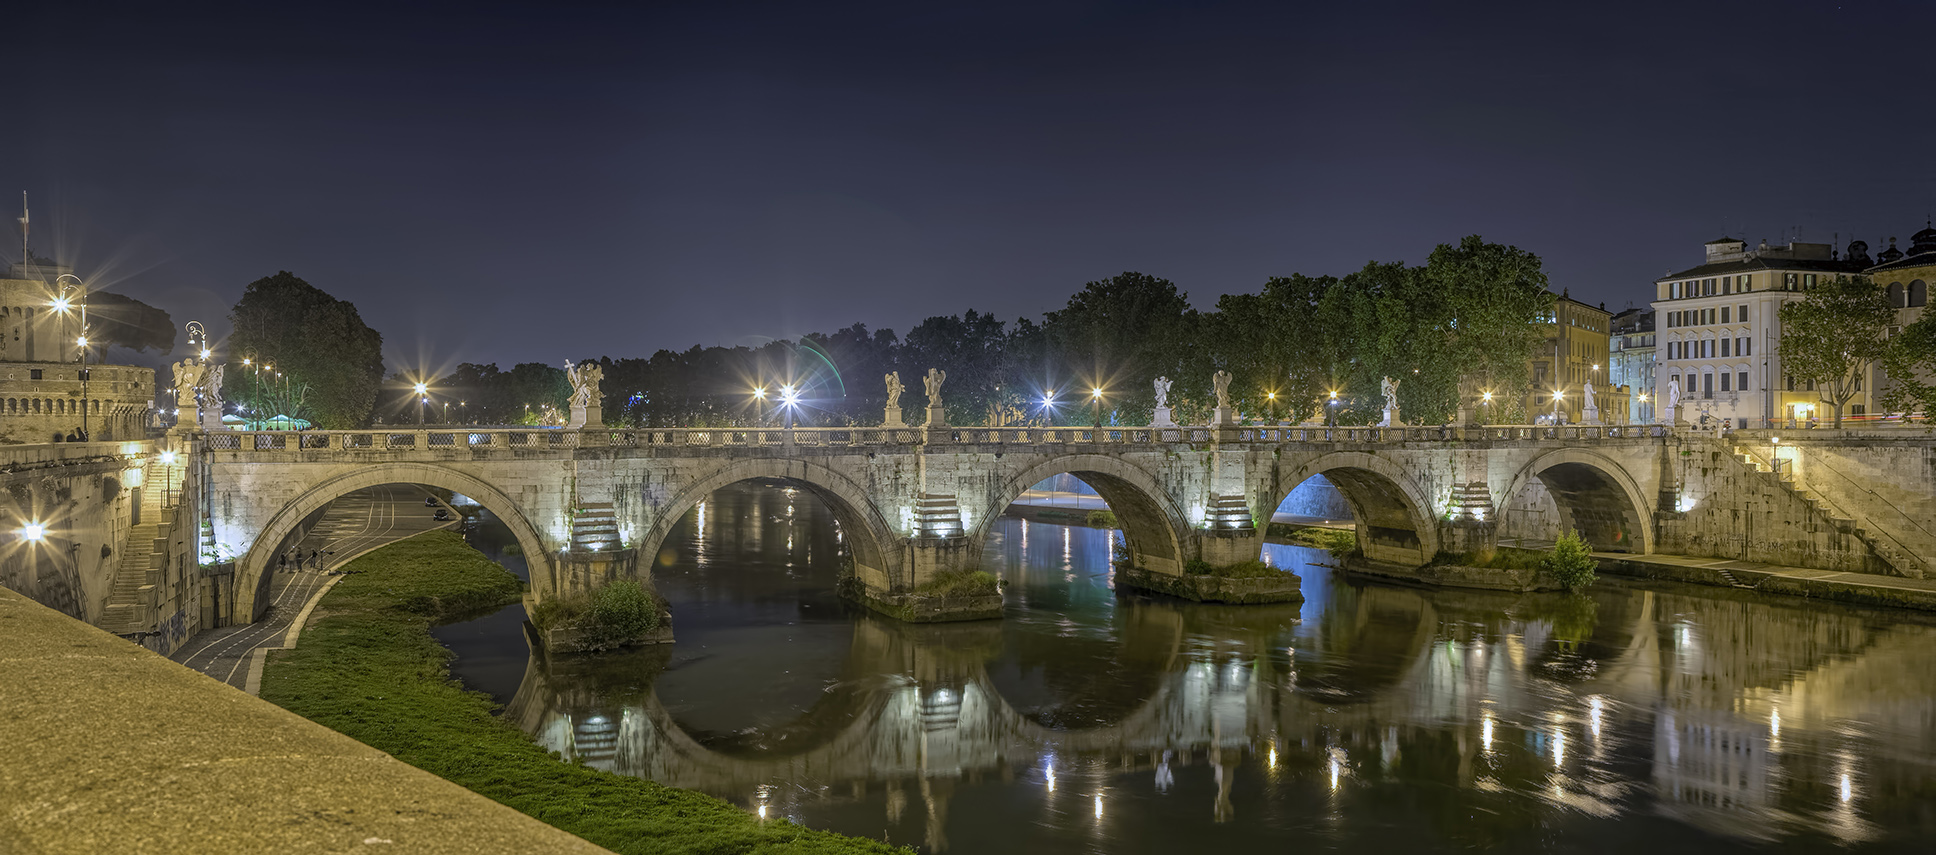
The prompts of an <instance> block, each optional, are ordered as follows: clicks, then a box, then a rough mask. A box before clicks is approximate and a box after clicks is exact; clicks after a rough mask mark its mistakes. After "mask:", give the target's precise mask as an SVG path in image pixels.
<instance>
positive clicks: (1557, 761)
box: [1553, 727, 1566, 769]
mask: <svg viewBox="0 0 1936 855" xmlns="http://www.w3.org/2000/svg"><path fill="white" fill-rule="evenodd" d="M1565 762H1566V731H1564V730H1560V729H1559V728H1557V727H1556V728H1554V729H1553V767H1554V768H1556V769H1557V768H1559V767H1560V765H1562V764H1564V763H1565Z"/></svg>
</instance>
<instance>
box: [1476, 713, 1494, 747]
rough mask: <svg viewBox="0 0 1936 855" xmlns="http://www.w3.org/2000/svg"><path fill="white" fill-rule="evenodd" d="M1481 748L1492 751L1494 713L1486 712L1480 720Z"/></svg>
mask: <svg viewBox="0 0 1936 855" xmlns="http://www.w3.org/2000/svg"><path fill="white" fill-rule="evenodd" d="M1479 750H1481V751H1485V752H1487V753H1491V751H1492V713H1486V715H1485V717H1484V718H1482V719H1480V720H1479Z"/></svg>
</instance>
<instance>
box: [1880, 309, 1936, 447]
mask: <svg viewBox="0 0 1936 855" xmlns="http://www.w3.org/2000/svg"><path fill="white" fill-rule="evenodd" d="M1882 368H1883V370H1884V371H1887V372H1888V374H1889V386H1888V390H1887V391H1886V392H1884V393H1883V396H1882V405H1883V406H1884V407H1886V408H1888V410H1889V411H1890V412H1893V413H1902V414H1903V418H1904V419H1905V420H1907V419H1910V418H1914V417H1915V416H1916V415H1917V414H1921V415H1922V418H1923V420H1924V421H1928V420H1929V419H1930V418H1931V417H1932V416H1936V384H1932V383H1931V382H1930V380H1931V378H1936V313H1929V312H1924V313H1923V316H1922V317H1921V318H1918V319H1917V320H1916V322H1915V323H1913V324H1910V325H1909V326H1906V327H1903V329H1902V333H1901V334H1900V335H1897V336H1895V337H1894V338H1891V339H1889V348H1888V350H1886V351H1884V353H1883V356H1882Z"/></svg>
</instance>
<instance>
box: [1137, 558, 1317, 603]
mask: <svg viewBox="0 0 1936 855" xmlns="http://www.w3.org/2000/svg"><path fill="white" fill-rule="evenodd" d="M1116 586H1117V587H1119V588H1135V589H1137V590H1140V591H1150V592H1153V593H1158V594H1165V595H1168V596H1172V597H1180V598H1182V599H1185V600H1195V601H1197V602H1199V603H1301V602H1304V580H1303V579H1300V578H1298V575H1297V574H1296V573H1292V572H1290V571H1288V570H1287V571H1284V572H1282V573H1279V574H1278V575H1276V576H1258V577H1251V578H1230V577H1225V576H1207V575H1181V576H1172V575H1169V574H1167V573H1152V572H1150V571H1148V570H1144V569H1142V568H1140V567H1118V568H1116Z"/></svg>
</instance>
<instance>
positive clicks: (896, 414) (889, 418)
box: [881, 407, 907, 428]
mask: <svg viewBox="0 0 1936 855" xmlns="http://www.w3.org/2000/svg"><path fill="white" fill-rule="evenodd" d="M881 427H890V428H897V427H907V422H904V421H901V408H900V407H888V408H887V412H886V413H885V414H884V415H883V416H882V417H881Z"/></svg>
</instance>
